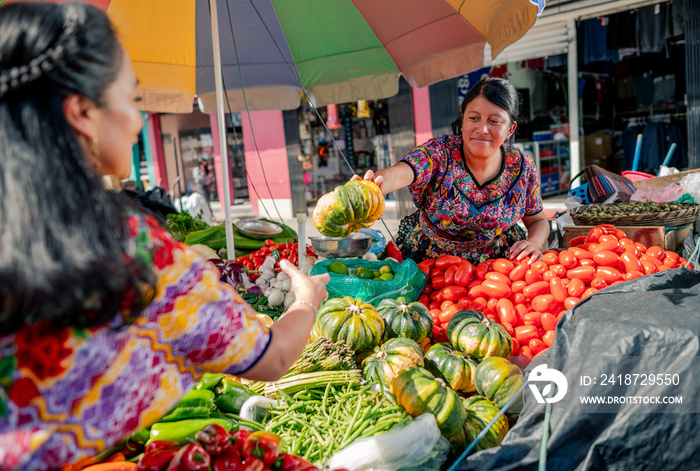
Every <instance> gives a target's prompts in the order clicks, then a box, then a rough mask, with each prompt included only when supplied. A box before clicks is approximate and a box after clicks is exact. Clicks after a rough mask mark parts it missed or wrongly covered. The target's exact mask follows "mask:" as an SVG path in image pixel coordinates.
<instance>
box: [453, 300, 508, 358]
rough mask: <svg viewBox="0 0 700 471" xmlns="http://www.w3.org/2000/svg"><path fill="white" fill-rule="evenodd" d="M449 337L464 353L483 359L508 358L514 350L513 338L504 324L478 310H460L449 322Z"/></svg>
mask: <svg viewBox="0 0 700 471" xmlns="http://www.w3.org/2000/svg"><path fill="white" fill-rule="evenodd" d="M447 338H448V339H449V340H450V342H451V343H452V345H453V346H454V347H455V348H456V349H457V350H459V351H461V352H462V353H465V354H466V355H468V356H470V357H472V358H474V359H475V360H477V361H481V360H483V359H484V358H489V357H503V358H506V357H508V356H509V355H510V352H511V351H512V350H513V339H512V338H511V336H510V335H509V334H508V332H506V330H505V329H504V328H503V326H501V325H499V324H497V323H495V322H491V321H490V320H488V319H487V318H486V317H485V316H484V315H483V314H482V313H480V312H477V311H471V310H469V311H459V312H458V313H457V314H455V315H454V316H453V317H452V319H450V323H449V324H447Z"/></svg>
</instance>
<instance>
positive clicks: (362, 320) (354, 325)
mask: <svg viewBox="0 0 700 471" xmlns="http://www.w3.org/2000/svg"><path fill="white" fill-rule="evenodd" d="M312 330H313V331H314V332H315V333H316V334H320V335H321V336H324V337H328V338H329V339H331V340H334V341H338V340H342V341H344V342H345V343H346V344H347V345H348V346H349V347H350V348H352V349H353V350H355V351H358V350H366V349H371V348H374V347H376V346H377V345H379V341H380V340H381V338H382V334H383V333H384V319H382V316H380V315H379V313H378V312H377V310H376V309H375V308H374V306H372V305H371V304H369V303H365V302H362V301H361V300H360V299H355V298H353V297H352V296H344V297H342V298H333V299H329V300H328V301H326V303H325V304H324V305H323V307H321V309H319V311H318V313H317V314H316V323H315V326H314V329H312Z"/></svg>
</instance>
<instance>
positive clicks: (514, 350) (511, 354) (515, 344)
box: [510, 337, 520, 356]
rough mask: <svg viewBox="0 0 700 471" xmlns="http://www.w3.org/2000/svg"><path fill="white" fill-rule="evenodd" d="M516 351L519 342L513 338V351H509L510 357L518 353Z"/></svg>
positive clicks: (518, 347) (518, 348)
mask: <svg viewBox="0 0 700 471" xmlns="http://www.w3.org/2000/svg"><path fill="white" fill-rule="evenodd" d="M518 350H520V342H518V339H516V338H515V337H513V349H512V350H511V351H510V356H514V355H515V354H516V353H518Z"/></svg>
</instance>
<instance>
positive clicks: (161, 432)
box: [150, 419, 233, 443]
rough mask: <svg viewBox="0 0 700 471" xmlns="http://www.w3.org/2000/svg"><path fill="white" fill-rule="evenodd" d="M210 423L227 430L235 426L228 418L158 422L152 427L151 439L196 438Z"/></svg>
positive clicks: (183, 440)
mask: <svg viewBox="0 0 700 471" xmlns="http://www.w3.org/2000/svg"><path fill="white" fill-rule="evenodd" d="M210 424H218V425H221V426H222V427H223V428H225V429H226V430H227V431H229V430H231V429H232V428H233V424H232V423H231V421H229V420H226V419H188V420H179V421H177V422H158V423H155V424H153V427H151V435H150V437H151V438H150V441H154V440H164V441H169V442H177V443H183V442H186V441H188V439H192V440H194V436H195V435H196V434H197V432H199V431H200V430H202V429H203V428H204V427H206V426H207V425H210Z"/></svg>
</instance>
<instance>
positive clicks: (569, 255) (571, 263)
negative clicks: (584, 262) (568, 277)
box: [559, 250, 578, 268]
mask: <svg viewBox="0 0 700 471" xmlns="http://www.w3.org/2000/svg"><path fill="white" fill-rule="evenodd" d="M559 263H560V264H561V265H564V267H565V268H574V267H575V266H576V264H578V259H577V258H576V255H574V253H573V252H572V251H571V250H562V251H561V253H560V254H559Z"/></svg>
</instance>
